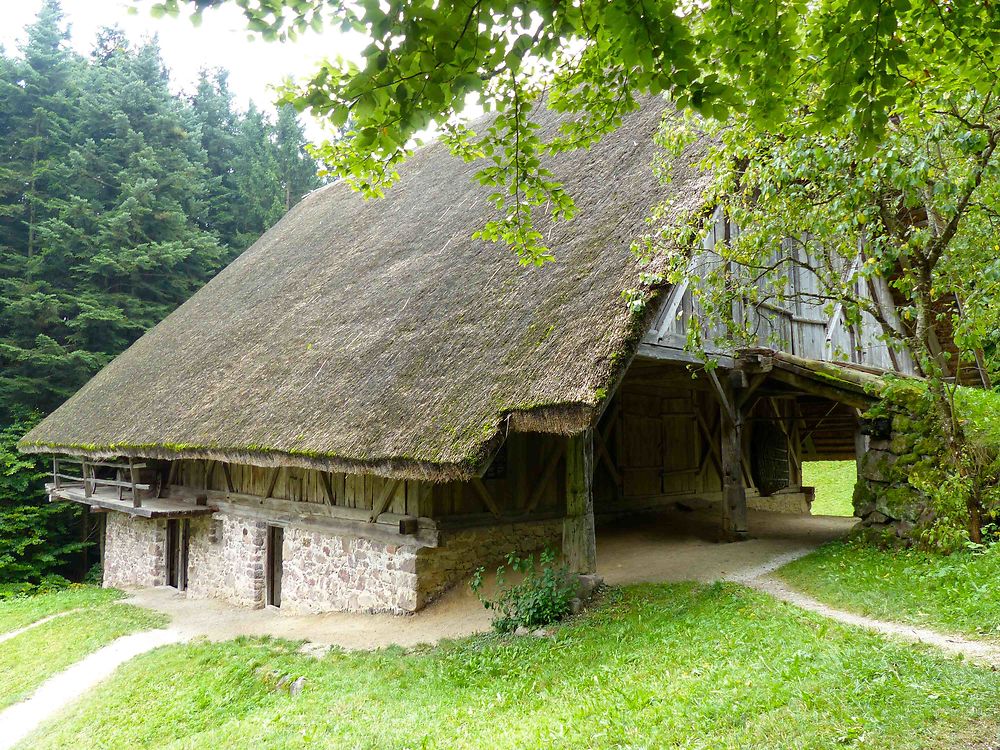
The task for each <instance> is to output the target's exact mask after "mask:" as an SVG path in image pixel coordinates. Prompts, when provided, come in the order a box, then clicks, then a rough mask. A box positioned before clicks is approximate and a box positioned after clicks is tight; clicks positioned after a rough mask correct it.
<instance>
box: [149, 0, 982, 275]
mask: <svg viewBox="0 0 1000 750" xmlns="http://www.w3.org/2000/svg"><path fill="white" fill-rule="evenodd" d="M224 3H235V4H236V5H237V6H239V7H240V8H241V9H242V10H243V12H244V13H245V15H246V17H247V19H248V25H249V28H250V29H251V30H253V31H255V32H258V33H260V34H261V35H263V36H264V37H265V38H269V39H275V38H281V37H284V36H295V35H296V34H298V33H301V32H303V31H305V30H306V29H308V28H313V29H321V28H324V27H335V28H336V27H339V28H341V29H357V30H360V31H362V32H363V33H364V34H366V35H367V36H368V37H370V39H371V42H370V44H369V45H368V47H367V48H366V49H365V51H364V56H363V61H362V62H361V64H360V65H356V64H354V63H352V62H349V61H324V62H322V63H321V64H320V65H319V68H318V70H317V72H316V74H315V75H314V76H313V77H312V78H311V79H309V80H307V81H304V82H300V83H299V84H297V85H295V86H292V87H290V88H289V89H288V90H287V92H286V97H287V99H288V101H290V102H293V103H294V104H295V105H296V106H297V107H299V108H309V109H311V110H312V112H313V113H315V114H316V115H318V116H319V117H321V118H325V119H326V120H327V121H328V122H329V123H330V124H331V125H332V126H334V127H337V128H339V127H342V126H344V125H345V123H348V122H350V123H351V129H350V132H349V134H348V137H347V138H346V139H343V140H340V141H338V142H336V143H326V144H323V145H322V147H320V148H319V150H318V152H317V153H318V155H319V156H320V157H322V158H323V159H324V160H325V161H326V162H327V163H328V164H329V165H330V166H331V168H332V169H333V170H334V171H336V172H337V173H339V174H341V175H343V176H345V177H349V178H350V179H351V180H352V182H353V183H354V185H355V186H356V187H358V188H359V189H361V190H363V191H364V192H365V193H367V194H371V195H378V194H380V193H381V192H382V191H383V190H384V189H385V187H387V186H388V185H390V184H391V183H392V181H393V180H394V179H395V177H396V170H395V168H396V166H397V165H398V164H399V162H400V161H401V160H402V159H403V158H405V156H406V154H407V152H408V150H409V149H410V148H411V146H412V143H413V139H414V138H415V137H416V136H417V135H418V134H419V133H420V132H421V131H423V130H424V129H425V128H427V127H428V126H429V125H431V124H436V125H438V126H439V127H443V128H445V130H446V132H447V134H448V136H449V138H450V142H451V144H452V146H453V147H454V149H455V151H456V152H457V153H459V154H461V155H462V156H463V157H465V158H476V157H479V158H483V159H485V160H486V164H487V166H485V167H484V168H483V170H482V172H481V174H480V179H481V180H482V181H483V182H484V183H486V184H488V185H492V186H493V187H495V188H496V195H495V196H494V198H495V200H496V201H497V203H498V205H499V206H500V208H501V209H502V213H501V215H500V217H499V218H498V219H497V220H495V221H493V222H490V224H488V225H487V226H486V227H484V228H483V232H482V236H484V237H486V238H488V239H493V240H498V241H502V242H505V243H507V244H509V245H510V246H512V247H513V248H514V249H515V250H516V252H517V253H518V254H519V256H520V257H521V259H522V260H523V261H525V262H535V263H540V262H543V261H544V260H545V259H547V258H549V257H550V255H549V253H548V251H547V249H546V248H545V246H544V244H543V241H542V238H541V237H540V236H539V235H538V233H537V232H535V231H534V230H533V229H532V208H533V207H538V206H542V205H547V206H548V210H550V211H552V212H553V213H554V214H555V215H556V216H558V217H562V218H569V217H571V216H572V215H573V213H574V206H573V202H572V196H569V195H566V193H565V192H564V191H563V190H562V187H561V185H560V183H559V181H558V179H557V178H556V177H555V176H554V175H552V174H551V173H549V172H548V171H547V170H546V168H545V167H544V166H543V162H542V157H543V156H544V155H546V154H549V153H552V152H558V151H561V150H566V149H571V148H578V147H581V146H586V145H588V144H590V143H592V142H593V141H594V140H595V139H597V138H600V137H601V136H602V135H603V134H605V133H607V132H609V131H610V130H612V129H614V128H615V127H616V126H617V125H618V123H619V122H620V118H621V116H622V115H623V114H624V113H626V112H628V111H629V110H631V109H634V108H635V107H636V106H638V105H637V97H639V96H640V95H643V94H656V93H660V92H665V93H667V94H668V95H670V96H671V97H672V98H673V99H674V100H675V101H676V102H677V104H678V105H679V106H680V107H681V108H684V109H689V110H691V111H693V112H696V113H698V114H700V115H702V116H707V117H709V118H712V119H715V120H717V121H724V120H726V119H727V118H729V117H730V116H732V115H734V114H741V115H744V116H745V117H746V118H747V120H748V121H749V122H750V123H751V124H752V125H753V126H755V127H762V128H773V127H779V126H780V125H781V124H782V123H784V122H785V121H786V118H787V117H788V116H789V115H790V114H791V113H802V110H803V108H804V107H808V112H806V113H805V115H806V117H805V122H806V124H807V125H808V127H810V128H814V129H817V130H820V131H822V130H824V129H826V128H828V127H830V126H831V125H832V124H834V123H840V124H844V125H846V126H847V127H848V128H849V129H850V131H851V133H852V134H853V135H854V136H855V137H856V138H857V139H859V141H860V142H862V143H863V144H871V143H874V142H876V141H877V140H878V139H879V138H881V137H882V135H883V134H884V131H885V128H886V126H887V125H888V123H889V122H890V120H891V118H892V117H894V116H896V115H897V114H898V113H899V112H901V111H910V112H913V111H919V110H920V108H922V107H923V106H924V97H925V92H926V91H927V90H928V89H932V90H934V91H935V92H936V93H937V94H940V95H943V94H944V93H945V92H949V91H961V92H968V91H976V92H979V93H980V94H986V93H988V92H991V91H993V89H994V87H995V86H996V84H997V80H996V73H997V70H998V66H1000V57H998V52H997V50H1000V44H998V42H1000V7H998V5H997V4H996V3H994V2H992V1H991V0H963V1H962V2H949V0H819V2H806V1H805V0H705V1H704V2H693V1H692V0H642V1H641V2H607V1H606V0H581V1H580V2H574V3H566V2H561V1H560V0H492V1H491V2H483V1H482V0H458V1H457V2H447V3H442V2H436V0H388V1H386V0H352V1H351V2H343V1H331V0H160V1H159V2H156V3H154V4H153V5H152V8H153V12H154V13H156V14H162V13H177V12H179V11H180V10H181V9H182V8H186V9H189V10H191V9H193V11H194V17H195V19H196V20H197V19H200V14H201V13H202V12H203V11H205V10H206V9H208V8H211V7H214V6H218V5H222V4H224ZM803 91H809V92H811V95H810V96H809V97H808V101H804V98H803ZM543 92H544V93H545V94H546V95H547V105H548V106H549V107H552V108H554V109H557V110H561V111H566V112H570V113H574V114H576V115H577V116H576V117H575V118H570V120H569V121H568V122H567V124H566V125H565V126H564V127H563V131H562V132H561V133H560V134H559V136H558V137H556V138H554V139H553V140H550V141H548V142H544V143H543V142H542V141H541V140H540V139H539V138H538V137H537V135H536V133H535V128H534V127H533V123H532V117H531V105H532V103H533V102H535V101H537V99H538V98H539V96H540V95H541V94H542V93H543ZM475 100H478V101H480V102H481V103H482V104H483V105H484V106H485V107H486V108H493V109H496V110H497V111H498V112H499V114H498V116H497V118H496V119H495V120H494V121H493V123H492V124H491V125H490V126H489V128H488V129H487V131H486V132H485V133H481V134H473V133H471V132H469V131H468V130H466V129H464V128H462V127H460V126H459V125H456V124H455V123H456V117H455V116H456V114H457V113H459V112H461V111H462V110H463V109H464V108H465V107H466V106H467V104H469V103H470V102H471V101H475Z"/></svg>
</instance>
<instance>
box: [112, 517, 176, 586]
mask: <svg viewBox="0 0 1000 750" xmlns="http://www.w3.org/2000/svg"><path fill="white" fill-rule="evenodd" d="M105 528H106V530H105V537H104V586H107V587H115V588H143V587H146V586H162V585H164V584H165V583H166V582H167V552H166V548H167V523H166V521H160V520H153V519H149V518H135V517H133V516H129V515H126V514H125V513H108V515H107V526H106V527H105Z"/></svg>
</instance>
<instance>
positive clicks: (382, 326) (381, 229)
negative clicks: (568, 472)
mask: <svg viewBox="0 0 1000 750" xmlns="http://www.w3.org/2000/svg"><path fill="white" fill-rule="evenodd" d="M663 110H664V106H663V105H662V104H661V103H659V102H651V103H649V104H647V105H646V106H644V107H643V108H642V110H640V111H639V112H637V113H635V114H633V115H631V116H629V117H628V118H627V119H626V122H625V124H624V126H623V127H622V128H621V129H620V130H618V131H617V132H615V133H614V134H612V135H609V136H607V137H606V138H605V139H604V140H603V141H602V142H601V143H599V144H597V145H596V146H595V147H594V148H593V149H592V150H590V151H581V152H577V153H572V154H568V155H564V156H561V157H559V158H558V159H557V160H554V161H553V165H552V167H553V170H554V171H555V172H556V174H557V175H558V176H559V177H560V178H562V179H563V180H564V182H565V184H566V187H567V188H568V190H569V191H570V193H571V194H572V195H573V196H574V197H575V198H576V201H577V204H578V207H579V213H578V215H577V217H576V218H575V219H574V220H573V221H570V222H560V223H552V222H549V221H548V220H547V219H542V221H541V222H540V229H541V231H542V232H543V234H544V236H545V238H546V242H547V243H548V245H549V246H550V247H551V248H552V250H553V251H554V253H555V256H556V258H557V260H556V262H555V263H550V264H548V265H546V266H544V267H542V268H533V267H531V268H525V267H521V266H519V265H518V264H517V263H516V261H515V259H514V258H513V257H512V256H511V254H510V252H509V251H507V250H506V249H504V248H502V247H500V246H498V245H496V244H490V243H484V242H480V241H475V240H473V239H471V236H472V234H473V232H475V231H476V230H477V229H479V228H480V227H481V226H482V224H483V223H484V222H485V221H486V220H487V219H488V218H490V217H491V216H492V215H493V208H492V207H491V204H490V202H489V201H488V200H487V194H488V192H489V191H488V190H485V189H483V188H481V187H479V186H478V185H477V184H476V183H475V182H474V180H473V174H474V172H475V171H476V169H477V168H478V165H476V164H464V163H462V162H461V161H459V160H458V159H455V158H453V157H452V156H451V155H450V154H449V153H448V151H447V149H446V148H445V147H443V146H442V145H438V144H432V145H429V146H427V147H425V148H422V149H420V150H419V151H418V152H417V153H416V154H414V155H413V157H411V159H410V160H409V161H408V162H407V164H406V165H405V167H404V169H403V170H402V177H401V180H400V182H399V184H398V185H396V186H395V187H394V188H393V189H392V190H391V191H389V193H388V195H387V197H386V198H384V199H382V200H377V201H365V200H363V199H362V198H361V197H360V196H359V195H357V194H355V193H352V192H351V191H350V190H349V189H348V188H347V187H346V186H345V185H344V184H342V183H338V184H333V185H330V186H328V187H326V188H323V189H321V190H319V191H317V192H315V193H313V194H311V195H309V196H307V197H306V198H305V199H304V200H303V201H302V202H301V203H300V204H299V205H298V206H297V207H296V208H294V209H293V210H292V211H291V212H290V213H289V214H288V215H287V216H286V217H285V218H284V219H282V220H281V221H280V222H279V223H278V224H277V225H276V226H275V227H274V228H273V229H271V230H270V231H269V232H267V233H266V234H265V235H264V236H263V237H262V238H261V239H260V240H259V241H258V242H257V243H256V244H254V245H253V246H252V247H251V248H250V249H249V250H247V251H246V252H245V253H243V255H241V256H240V257H239V258H238V259H237V260H236V261H234V262H233V263H232V264H231V265H230V266H229V267H228V268H226V269H225V270H224V271H223V272H222V273H220V274H219V275H218V276H217V277H216V278H215V279H213V280H212V281H211V282H209V283H208V284H207V285H206V286H205V287H204V288H203V289H202V290H201V291H199V292H198V293H197V294H195V295H194V296H193V297H192V298H191V299H190V300H188V301H187V302H186V303H184V304H183V305H181V307H179V308H178V309H177V310H176V311H175V312H174V313H173V314H171V315H170V316H169V317H167V318H166V319H165V320H164V321H163V322H161V323H160V324H159V325H157V326H156V327H155V328H153V329H152V330H150V331H149V332H148V333H146V335H144V336H143V337H142V338H141V339H139V340H138V341H137V342H136V343H135V344H134V345H133V346H132V347H131V348H130V349H128V350H127V351H126V352H125V353H123V354H122V355H121V356H119V357H118V358H117V359H115V360H114V361H113V362H111V363H110V364H109V365H108V366H107V367H105V368H104V369H103V370H102V371H101V372H99V373H98V374H97V375H96V376H95V377H94V378H93V379H92V380H91V381H90V382H89V383H87V384H86V385H85V386H84V387H83V388H82V389H80V391H79V392H78V393H77V394H76V395H75V396H73V397H72V398H71V399H69V400H68V401H67V402H66V403H65V404H63V405H62V406H61V407H59V408H58V409H57V410H56V411H55V412H54V413H53V414H52V415H50V416H49V417H48V418H47V419H45V420H44V421H43V422H42V423H41V424H40V425H38V426H37V427H36V428H35V429H34V430H32V431H31V432H30V433H28V435H27V436H26V437H25V438H24V440H23V441H22V443H21V447H22V449H24V450H27V451H34V452H40V451H50V450H51V451H59V452H69V453H77V454H81V455H91V456H106V455H112V454H114V455H134V456H144V457H149V458H179V457H209V458H214V459H218V460H227V461H239V462H246V463H253V464H258V465H279V464H297V465H305V466H316V467H322V468H329V469H334V470H345V471H370V472H373V473H378V474H383V475H395V476H407V477H422V476H425V477H433V478H437V479H444V478H449V477H451V478H459V477H468V476H470V475H472V474H474V473H477V472H478V471H481V469H482V466H483V463H484V461H486V460H487V459H488V458H489V455H490V452H491V450H492V448H493V447H495V446H496V445H497V444H498V441H499V439H500V438H501V437H502V434H503V432H504V431H505V430H507V429H530V430H544V431H552V432H562V433H572V432H575V431H579V430H581V429H583V428H584V427H585V426H586V425H588V424H589V423H591V422H592V421H593V419H594V418H595V415H596V414H597V410H598V408H599V407H600V405H601V404H600V402H601V400H602V399H603V398H604V397H605V396H606V394H607V393H609V392H610V391H611V390H612V388H613V387H614V385H615V383H616V379H617V378H618V377H619V376H620V375H621V371H622V368H623V367H624V366H625V364H627V362H628V361H629V359H630V358H631V356H632V354H633V352H634V349H635V346H636V345H637V343H638V338H639V334H640V332H641V328H642V326H643V324H644V323H645V321H642V320H638V319H637V317H636V316H630V315H629V313H628V311H627V310H626V306H625V304H624V303H623V300H622V297H621V293H622V291H623V290H625V289H627V288H631V287H635V286H637V284H638V275H639V272H640V270H641V269H640V267H639V265H638V263H637V262H636V261H635V259H634V258H633V257H632V256H631V254H630V252H629V246H630V243H631V242H632V241H633V240H634V239H636V238H637V237H638V236H639V235H640V234H641V233H642V232H643V231H644V230H646V229H647V226H646V224H645V218H646V216H647V212H648V209H649V208H650V207H651V206H653V205H654V204H656V203H657V202H659V201H661V200H663V199H664V198H665V197H667V196H669V195H673V197H674V198H676V210H677V211H686V210H692V209H695V208H697V207H698V203H699V201H700V196H701V192H702V180H703V179H704V176H703V175H702V174H701V173H698V172H696V171H695V170H693V169H691V168H689V167H690V163H691V162H692V161H693V159H694V158H695V156H694V154H695V153H696V150H697V147H693V149H694V150H693V151H691V152H689V153H688V154H686V155H685V156H684V158H682V160H681V163H680V164H679V167H678V170H677V174H676V176H675V180H674V181H673V183H672V184H670V185H668V186H663V185H662V184H660V182H659V181H658V180H657V179H656V178H655V177H654V175H653V173H652V168H651V164H652V162H653V156H654V148H655V146H654V144H653V135H654V133H655V131H656V129H657V127H658V125H659V123H660V120H661V116H662V112H663ZM543 120H544V128H543V131H542V133H543V135H544V134H545V133H546V131H547V132H548V133H549V134H551V133H552V132H553V129H554V128H555V127H556V126H557V124H558V122H557V119H556V117H555V116H554V115H552V114H550V113H546V114H545V115H544V117H543Z"/></svg>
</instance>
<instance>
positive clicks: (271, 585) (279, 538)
mask: <svg viewBox="0 0 1000 750" xmlns="http://www.w3.org/2000/svg"><path fill="white" fill-rule="evenodd" d="M284 541H285V530H284V529H283V528H282V527H281V526H268V527H267V555H266V556H267V565H266V570H267V573H266V580H265V589H266V593H267V603H268V604H269V605H270V606H272V607H280V606H281V568H282V564H283V561H282V551H281V546H282V544H284Z"/></svg>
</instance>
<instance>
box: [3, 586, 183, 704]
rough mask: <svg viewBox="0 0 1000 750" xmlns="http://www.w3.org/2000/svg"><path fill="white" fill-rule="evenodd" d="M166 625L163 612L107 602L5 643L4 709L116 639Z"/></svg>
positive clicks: (44, 624) (29, 631)
mask: <svg viewBox="0 0 1000 750" xmlns="http://www.w3.org/2000/svg"><path fill="white" fill-rule="evenodd" d="M98 590H99V589H98ZM46 596H48V595H46ZM105 598H106V597H105ZM81 603H82V602H79V601H77V604H81ZM163 624H164V618H163V616H162V615H159V614H155V613H153V612H149V611H147V610H144V609H140V608H138V607H133V606H131V605H127V604H116V603H114V602H109V601H105V602H104V603H97V604H91V605H90V606H88V607H87V608H86V609H84V610H82V611H80V612H72V613H70V614H67V615H64V616H62V617H57V618H56V619H54V620H50V621H49V622H46V623H43V624H42V625H39V626H38V627H35V628H32V629H31V630H27V631H25V632H24V633H21V634H20V635H17V636H15V637H13V638H11V639H10V640H7V641H4V642H3V643H0V708H4V707H6V706H9V705H10V704H12V703H16V702H17V701H19V700H22V699H23V698H26V697H28V696H29V695H31V693H32V692H34V690H35V688H37V687H38V686H39V685H41V684H42V683H43V682H45V680H47V679H48V678H49V677H51V676H52V675H54V674H56V673H57V672H61V671H62V670H64V669H66V668H67V667H69V666H71V665H72V664H74V663H75V662H78V661H79V660H80V659H82V658H83V657H84V656H86V655H87V654H89V653H91V652H93V651H96V650H97V649H99V648H100V647H102V646H105V645H107V644H108V643H110V642H111V641H113V640H114V639H115V638H118V637H119V636H123V635H127V634H128V633H133V632H135V631H138V630H146V629H149V628H155V627H160V626H161V625H163Z"/></svg>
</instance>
